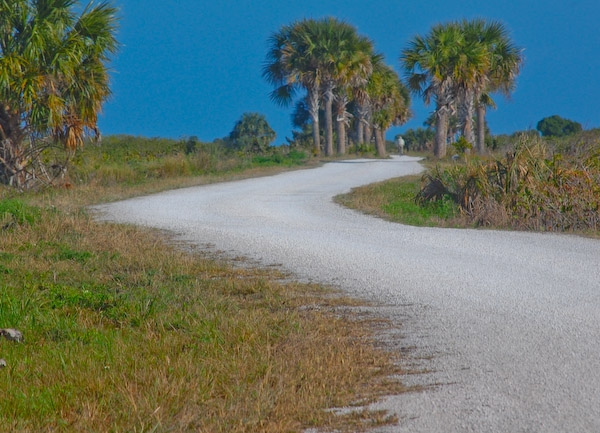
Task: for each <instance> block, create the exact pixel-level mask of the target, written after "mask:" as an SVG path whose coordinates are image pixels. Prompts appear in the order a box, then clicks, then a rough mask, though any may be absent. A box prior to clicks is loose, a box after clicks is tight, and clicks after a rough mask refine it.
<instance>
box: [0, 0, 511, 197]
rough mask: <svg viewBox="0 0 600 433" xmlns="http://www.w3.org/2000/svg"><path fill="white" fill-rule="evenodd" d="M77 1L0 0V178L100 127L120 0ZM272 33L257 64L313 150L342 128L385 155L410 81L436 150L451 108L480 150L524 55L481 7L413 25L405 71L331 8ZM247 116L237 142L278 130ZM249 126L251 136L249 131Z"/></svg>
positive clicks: (7, 180)
mask: <svg viewBox="0 0 600 433" xmlns="http://www.w3.org/2000/svg"><path fill="white" fill-rule="evenodd" d="M78 8H79V6H78V4H77V2H74V1H72V0H35V1H34V0H6V1H2V2H0V102H1V103H0V183H4V184H10V185H13V186H16V187H18V188H27V187H31V186H36V185H39V184H40V183H42V184H43V183H51V182H52V180H53V178H55V177H56V176H60V175H61V173H62V174H64V170H65V164H64V163H57V162H56V161H47V160H46V159H45V157H44V155H45V152H47V150H48V149H49V148H52V147H56V146H61V147H63V148H65V149H66V150H67V152H66V154H67V155H68V154H69V153H70V152H71V153H72V152H73V151H74V150H75V149H76V148H77V147H79V146H81V145H82V143H83V138H84V136H86V135H96V136H99V131H98V128H97V115H98V112H99V111H100V109H101V106H102V104H103V102H104V101H105V100H106V99H107V98H108V96H109V95H110V88H109V83H108V67H107V63H108V61H109V58H110V56H111V55H112V54H113V53H115V51H116V49H117V47H118V42H117V41H116V39H115V31H116V23H117V17H116V10H115V8H113V7H112V6H111V4H110V2H109V1H101V2H99V3H97V4H92V3H90V4H89V5H88V6H87V7H85V8H83V10H82V11H81V12H80V13H77V10H79V9H78ZM268 43H269V49H268V52H267V55H266V61H265V64H264V68H263V76H264V77H265V78H266V79H267V80H268V81H269V83H271V84H272V85H273V88H274V89H273V91H272V92H271V98H272V99H273V100H274V101H276V102H277V103H279V104H282V105H284V106H289V105H291V104H292V103H295V105H296V110H295V114H294V116H295V117H296V120H298V119H300V118H301V117H302V116H303V115H304V114H305V115H306V116H307V119H309V121H308V122H304V126H306V127H307V130H308V129H310V131H311V134H312V145H313V152H314V153H315V154H321V153H325V154H326V155H333V154H334V153H336V152H337V153H338V154H341V155H343V154H345V153H346V151H347V147H348V136H349V135H351V136H352V137H353V141H355V142H357V143H358V144H362V143H370V142H371V138H372V137H374V139H375V143H376V148H377V152H378V154H379V155H381V156H383V155H385V133H386V131H387V129H389V128H390V127H391V126H392V125H401V124H404V123H405V122H406V121H407V120H408V119H409V118H410V116H411V110H410V102H411V101H410V94H411V92H412V93H413V94H414V95H417V96H419V97H423V98H424V100H425V102H426V103H427V104H429V103H430V102H432V101H433V102H435V111H434V117H435V122H434V124H435V139H434V141H435V143H434V153H435V155H436V156H437V157H443V156H444V155H445V153H446V144H447V142H448V136H449V128H448V126H449V121H448V119H449V118H450V116H455V117H456V118H457V119H458V120H457V121H456V122H455V123H456V125H455V127H456V128H457V129H458V130H460V132H461V134H462V136H463V137H464V138H465V139H466V141H467V142H469V143H475V141H476V142H477V150H478V151H479V152H482V153H483V152H484V151H485V143H484V138H483V133H484V129H485V128H484V127H483V125H485V114H486V110H487V109H488V108H489V107H494V101H493V100H492V98H491V95H493V94H494V93H498V92H500V93H504V94H506V95H508V94H510V92H511V91H512V89H513V88H514V86H515V79H516V76H517V75H518V73H519V70H520V68H521V66H522V63H523V56H522V50H521V49H520V48H518V47H516V46H515V45H514V44H513V42H512V41H511V39H510V37H509V35H508V32H507V30H506V28H505V27H504V26H503V24H501V23H499V22H495V21H486V20H483V19H475V20H470V21H469V20H463V21H456V22H450V23H445V24H439V25H436V26H434V27H433V28H432V29H431V30H430V31H429V33H427V34H426V35H424V36H420V35H418V36H415V37H414V38H413V39H412V40H411V41H410V42H409V43H408V45H407V47H406V48H405V49H404V50H403V51H402V54H401V57H400V65H401V66H402V70H403V71H404V75H405V76H404V80H402V79H401V78H400V77H399V75H398V73H397V72H396V71H394V69H393V68H392V67H391V66H389V65H387V64H386V63H385V62H384V59H383V56H382V55H381V54H380V53H378V52H376V50H375V48H374V44H373V41H371V40H370V39H369V38H368V37H366V36H364V35H361V34H359V33H358V31H357V29H356V28H355V27H354V26H352V25H350V24H348V23H346V22H343V21H340V20H338V19H336V18H332V17H326V18H322V19H303V20H299V21H296V22H293V23H291V24H289V25H284V26H282V27H281V28H280V29H279V30H277V31H276V32H274V33H273V34H272V35H271V37H270V38H269V41H268ZM405 83H406V84H405ZM297 96H300V98H299V99H298V98H297ZM303 113H304V114H303ZM474 113H475V114H476V116H477V117H476V119H477V125H478V126H477V127H476V128H475V127H474V125H473V118H474ZM253 116H254V117H253V118H251V119H249V120H252V122H249V123H248V122H242V123H240V124H239V125H237V126H236V128H237V130H236V131H235V132H234V133H233V135H232V137H231V142H232V143H233V145H234V146H248V145H249V146H252V147H253V148H255V149H261V148H263V147H265V145H267V143H268V142H269V141H270V140H272V138H273V137H274V133H273V132H272V130H270V128H269V127H268V125H266V126H265V125H262V121H263V119H261V118H259V117H260V115H254V114H253ZM257 116H259V117H257ZM264 123H266V121H265V122H264ZM249 124H254V126H252V127H248V125H249ZM321 125H322V126H321ZM348 128H352V130H351V131H350V133H349V130H348ZM334 129H335V137H337V149H335V150H334ZM255 130H256V131H255ZM252 131H255V132H252ZM474 131H477V139H476V140H475V137H474ZM450 133H451V132H450ZM252 134H255V135H257V136H258V138H256V139H254V138H253V139H252V140H250V141H248V138H247V137H248V135H252Z"/></svg>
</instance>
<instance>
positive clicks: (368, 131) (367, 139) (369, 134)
mask: <svg viewBox="0 0 600 433" xmlns="http://www.w3.org/2000/svg"><path fill="white" fill-rule="evenodd" d="M371 126H372V125H371V124H370V123H369V122H368V121H367V123H365V141H364V143H365V144H366V145H367V147H369V146H370V145H371V138H372V137H373V128H372V127H371Z"/></svg>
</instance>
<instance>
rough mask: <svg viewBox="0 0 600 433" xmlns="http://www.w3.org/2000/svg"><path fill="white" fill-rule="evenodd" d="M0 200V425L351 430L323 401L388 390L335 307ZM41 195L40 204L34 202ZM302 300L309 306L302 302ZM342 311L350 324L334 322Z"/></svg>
mask: <svg viewBox="0 0 600 433" xmlns="http://www.w3.org/2000/svg"><path fill="white" fill-rule="evenodd" d="M37 200H38V201H39V202H40V203H41V204H42V207H34V206H31V205H28V204H26V203H25V202H24V201H21V200H2V201H0V209H1V211H0V215H10V216H11V218H12V223H11V224H10V225H6V224H3V225H1V226H0V235H1V237H0V258H1V262H0V263H1V265H0V326H1V327H15V328H18V329H19V330H21V331H22V332H23V334H24V336H25V342H24V343H20V344H19V343H8V342H3V343H2V358H4V359H5V360H6V362H7V364H8V366H7V367H6V368H4V369H2V370H1V371H0V388H1V389H3V390H4V392H3V396H2V404H1V405H0V430H2V431H22V432H28V431H29V432H46V431H48V432H49V431H54V432H71V431H96V432H101V431H210V432H227V433H229V432H280V431H290V432H292V431H301V430H302V429H303V428H306V427H309V426H329V427H330V428H334V427H336V428H341V427H343V426H346V427H347V428H348V429H349V430H352V431H356V430H360V429H361V428H362V427H361V426H366V425H372V424H374V423H375V424H377V423H383V422H390V421H393V419H392V418H389V417H387V416H386V415H385V414H382V413H379V412H368V411H363V412H359V413H358V414H353V415H349V416H337V415H335V414H333V413H332V412H328V411H325V410H324V409H326V408H328V407H334V406H345V405H348V404H351V403H353V402H356V401H357V400H361V399H366V400H363V401H368V400H370V399H371V398H373V397H375V396H377V395H379V393H386V392H388V393H389V392H398V391H400V390H402V387H401V385H399V384H398V383H394V382H390V381H389V380H388V379H385V377H386V376H387V375H388V374H389V373H392V372H393V367H392V364H391V362H390V361H391V358H390V355H388V354H385V353H383V352H381V351H376V350H375V349H373V346H372V344H371V343H370V338H371V337H370V336H369V332H368V331H366V329H367V328H368V326H367V325H365V323H360V321H359V320H358V319H357V318H356V319H352V318H351V317H350V316H349V315H348V314H344V315H340V314H339V312H338V311H337V310H336V309H337V308H338V307H339V306H343V305H345V304H346V303H347V302H350V301H345V300H342V299H340V298H333V297H330V296H326V297H325V296H323V295H324V294H327V292H326V291H325V290H324V289H322V288H320V287H314V286H306V285H299V284H294V283H281V282H277V280H276V278H277V274H276V273H274V272H268V273H267V272H266V271H261V270H257V269H245V270H244V269H233V268H231V267H229V266H227V265H224V264H222V263H218V262H215V261H213V260H210V259H207V258H202V257H199V256H197V255H194V254H190V253H184V252H181V251H180V250H178V249H176V248H174V247H173V246H170V245H168V244H165V243H164V240H163V239H162V238H160V237H159V235H158V234H156V233H153V232H151V231H147V230H142V229H136V228H132V227H124V226H117V225H109V224H98V223H94V222H93V221H92V220H91V219H90V217H89V216H88V215H86V214H85V213H84V212H82V211H80V210H75V211H73V210H69V211H67V210H61V209H58V208H56V207H53V206H51V207H50V206H48V205H47V203H49V202H50V203H53V204H55V203H56V200H55V197H53V196H51V195H50V196H47V197H39V196H38V197H37ZM44 203H46V204H44ZM305 305H311V308H310V309H307V308H304V307H303V306H305ZM349 319H350V320H349Z"/></svg>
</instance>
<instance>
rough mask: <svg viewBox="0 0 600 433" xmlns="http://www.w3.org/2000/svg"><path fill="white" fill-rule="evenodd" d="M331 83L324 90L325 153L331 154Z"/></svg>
mask: <svg viewBox="0 0 600 433" xmlns="http://www.w3.org/2000/svg"><path fill="white" fill-rule="evenodd" d="M332 112H333V85H328V86H327V89H326V90H325V154H326V155H327V156H332V155H333V113H332Z"/></svg>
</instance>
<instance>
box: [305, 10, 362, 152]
mask: <svg viewBox="0 0 600 433" xmlns="http://www.w3.org/2000/svg"><path fill="white" fill-rule="evenodd" d="M311 24H312V26H311V27H310V30H311V34H312V35H313V39H312V40H313V42H314V44H315V47H314V54H315V58H316V59H317V63H318V65H319V68H320V70H321V71H322V89H321V92H322V95H323V100H324V111H325V149H326V150H325V151H326V154H327V155H333V124H334V121H333V103H334V101H335V100H336V89H337V90H338V91H337V95H338V97H339V101H338V108H339V109H340V110H341V108H343V109H344V111H343V112H342V113H341V115H339V116H337V117H339V118H340V121H337V117H336V121H337V125H338V132H341V133H342V137H341V140H343V141H345V121H346V119H345V106H346V104H347V103H348V99H347V97H348V92H347V86H348V85H350V84H351V83H352V82H353V81H356V80H361V79H362V80H364V79H366V77H367V76H368V74H369V73H370V70H371V62H370V60H371V59H370V54H371V51H372V43H371V42H370V41H369V40H368V39H367V38H365V37H361V36H359V35H358V33H357V30H356V28H355V27H353V26H352V25H350V24H348V23H346V22H344V21H340V20H337V19H335V18H332V17H327V18H323V19H321V20H318V21H312V23H311ZM340 103H341V106H340ZM340 107H341V108H340ZM338 139H340V137H338ZM340 149H341V148H340Z"/></svg>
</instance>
